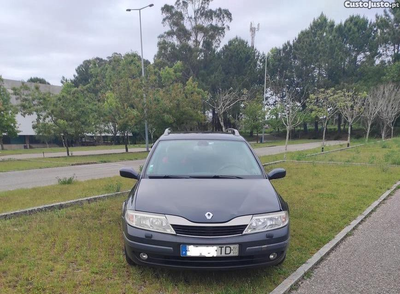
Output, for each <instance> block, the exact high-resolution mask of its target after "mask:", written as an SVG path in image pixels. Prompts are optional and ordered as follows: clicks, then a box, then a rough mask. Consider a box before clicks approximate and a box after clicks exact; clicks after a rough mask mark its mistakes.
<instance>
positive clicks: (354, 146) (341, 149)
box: [306, 144, 366, 157]
mask: <svg viewBox="0 0 400 294" xmlns="http://www.w3.org/2000/svg"><path fill="white" fill-rule="evenodd" d="M364 145H366V144H358V145H353V146H350V147H343V148H339V149H333V150H328V151H324V152H318V153H312V154H307V155H306V157H311V156H318V155H323V154H328V153H333V152H338V151H343V150H349V149H353V148H356V147H361V146H364Z"/></svg>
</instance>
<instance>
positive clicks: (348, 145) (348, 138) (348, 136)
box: [347, 123, 351, 147]
mask: <svg viewBox="0 0 400 294" xmlns="http://www.w3.org/2000/svg"><path fill="white" fill-rule="evenodd" d="M350 136H351V123H349V133H348V135H347V147H350Z"/></svg>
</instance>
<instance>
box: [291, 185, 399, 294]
mask: <svg viewBox="0 0 400 294" xmlns="http://www.w3.org/2000/svg"><path fill="white" fill-rule="evenodd" d="M399 210H400V190H397V192H396V193H395V194H394V195H393V196H392V197H391V198H389V199H388V200H387V201H386V202H384V203H383V204H382V205H381V206H379V207H378V208H377V210H376V211H375V212H374V213H373V214H372V215H371V216H370V217H369V218H367V220H366V221H365V222H363V223H362V224H361V225H360V226H359V227H358V228H357V229H356V230H355V231H354V233H353V234H352V235H351V236H349V237H347V238H346V239H345V240H344V241H343V242H342V243H341V244H340V245H339V246H338V247H337V248H336V249H335V250H334V251H333V252H332V253H331V254H330V255H329V256H328V257H327V258H326V259H325V260H323V261H322V263H320V265H319V266H318V267H317V268H316V269H315V270H314V271H313V273H312V275H311V278H310V279H307V280H304V281H302V282H301V284H300V286H299V288H298V290H296V291H292V292H291V293H296V294H302V293H304V294H306V293H307V294H313V293H318V294H319V293H324V294H330V293H363V294H368V293H393V294H398V293H400V282H399V280H400V226H399V224H400V213H399Z"/></svg>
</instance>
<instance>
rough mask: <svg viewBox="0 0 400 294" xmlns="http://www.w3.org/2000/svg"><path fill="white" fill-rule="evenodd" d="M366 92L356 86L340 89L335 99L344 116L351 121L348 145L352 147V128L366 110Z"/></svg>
mask: <svg viewBox="0 0 400 294" xmlns="http://www.w3.org/2000/svg"><path fill="white" fill-rule="evenodd" d="M365 97H366V93H359V92H358V91H357V90H356V89H354V88H348V89H343V90H339V91H338V92H337V95H336V97H335V99H337V106H338V109H339V111H340V113H341V114H342V116H343V117H344V118H345V119H346V120H347V122H348V123H349V125H348V136H347V147H350V139H351V129H352V127H353V124H354V123H355V122H356V121H357V120H358V119H359V118H360V116H361V115H362V114H363V112H364V104H365Z"/></svg>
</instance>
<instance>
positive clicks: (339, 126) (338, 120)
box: [337, 113, 342, 133]
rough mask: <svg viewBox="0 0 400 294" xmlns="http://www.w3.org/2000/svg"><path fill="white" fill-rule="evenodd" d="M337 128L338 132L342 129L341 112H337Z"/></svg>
mask: <svg viewBox="0 0 400 294" xmlns="http://www.w3.org/2000/svg"><path fill="white" fill-rule="evenodd" d="M337 129H338V133H340V132H341V131H342V114H341V113H338V118H337Z"/></svg>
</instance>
